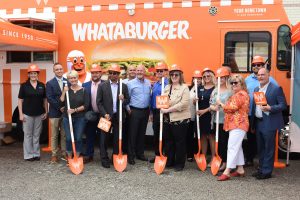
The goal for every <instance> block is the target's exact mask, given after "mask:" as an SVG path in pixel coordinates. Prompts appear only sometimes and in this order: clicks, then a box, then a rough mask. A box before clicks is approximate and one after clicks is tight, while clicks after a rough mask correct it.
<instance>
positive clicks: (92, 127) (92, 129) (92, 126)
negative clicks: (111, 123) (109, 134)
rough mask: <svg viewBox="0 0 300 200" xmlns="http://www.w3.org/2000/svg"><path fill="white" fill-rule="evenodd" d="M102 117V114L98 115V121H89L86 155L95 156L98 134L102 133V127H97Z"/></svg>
mask: <svg viewBox="0 0 300 200" xmlns="http://www.w3.org/2000/svg"><path fill="white" fill-rule="evenodd" d="M99 119H100V115H98V117H97V120H96V121H88V122H87V125H86V127H85V135H86V151H85V156H87V157H93V156H94V144H95V139H96V134H97V133H100V131H101V130H100V129H99V128H98V127H97V126H98V122H99Z"/></svg>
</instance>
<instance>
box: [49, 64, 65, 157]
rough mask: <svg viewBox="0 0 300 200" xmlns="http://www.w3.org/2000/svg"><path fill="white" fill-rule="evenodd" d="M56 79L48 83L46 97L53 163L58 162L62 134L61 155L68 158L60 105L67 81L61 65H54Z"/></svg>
mask: <svg viewBox="0 0 300 200" xmlns="http://www.w3.org/2000/svg"><path fill="white" fill-rule="evenodd" d="M53 72H54V74H55V77H54V78H53V79H51V80H50V81H48V82H47V83H46V96H47V100H48V103H49V113H48V115H49V121H50V126H51V150H52V157H51V162H52V163H57V162H58V154H59V153H58V149H59V148H58V136H59V133H60V145H61V155H62V157H63V158H64V159H65V158H66V134H65V131H64V128H63V124H62V109H63V108H61V104H60V100H59V98H60V96H61V93H62V88H63V82H66V81H67V79H65V78H63V74H64V70H63V67H62V65H61V64H60V63H55V64H54V65H53Z"/></svg>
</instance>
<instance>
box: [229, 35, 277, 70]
mask: <svg viewBox="0 0 300 200" xmlns="http://www.w3.org/2000/svg"><path fill="white" fill-rule="evenodd" d="M271 41H272V38H271V34H270V33H269V32H228V33H227V34H226V35H225V55H224V63H225V64H226V65H228V66H229V67H230V68H231V70H232V72H251V60H252V58H253V56H255V55H260V56H263V57H264V58H265V60H267V61H268V68H269V66H270V59H269V58H270V55H271Z"/></svg>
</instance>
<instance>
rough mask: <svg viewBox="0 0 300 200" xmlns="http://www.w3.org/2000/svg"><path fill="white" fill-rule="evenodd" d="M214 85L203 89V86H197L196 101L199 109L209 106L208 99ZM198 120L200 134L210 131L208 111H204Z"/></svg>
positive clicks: (209, 132)
mask: <svg viewBox="0 0 300 200" xmlns="http://www.w3.org/2000/svg"><path fill="white" fill-rule="evenodd" d="M214 88H215V87H212V88H210V89H205V88H204V87H203V86H202V87H199V88H198V99H199V101H198V103H199V110H203V109H206V108H208V107H209V106H210V104H209V100H210V95H211V93H212V91H213V90H214ZM199 122H200V132H201V134H204V135H207V134H211V133H212V127H211V114H210V112H206V113H205V114H204V115H202V116H201V117H199Z"/></svg>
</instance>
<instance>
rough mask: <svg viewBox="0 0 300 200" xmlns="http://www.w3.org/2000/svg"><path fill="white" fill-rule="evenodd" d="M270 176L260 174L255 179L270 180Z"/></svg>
mask: <svg viewBox="0 0 300 200" xmlns="http://www.w3.org/2000/svg"><path fill="white" fill-rule="evenodd" d="M271 177H272V175H271V174H260V175H258V176H257V177H256V179H257V180H263V179H268V178H271Z"/></svg>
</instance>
